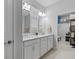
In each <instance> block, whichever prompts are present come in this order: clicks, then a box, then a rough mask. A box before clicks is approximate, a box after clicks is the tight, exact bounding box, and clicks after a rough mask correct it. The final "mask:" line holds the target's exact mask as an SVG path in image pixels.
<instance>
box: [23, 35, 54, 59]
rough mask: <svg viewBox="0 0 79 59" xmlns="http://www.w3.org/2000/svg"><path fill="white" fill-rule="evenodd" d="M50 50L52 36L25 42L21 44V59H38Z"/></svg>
mask: <svg viewBox="0 0 79 59" xmlns="http://www.w3.org/2000/svg"><path fill="white" fill-rule="evenodd" d="M26 39H27V38H26ZM52 48H53V35H48V36H42V37H37V38H33V39H29V40H25V41H24V42H23V51H24V52H23V56H24V58H23V59H39V58H40V57H42V56H43V55H44V54H46V53H47V52H48V51H49V50H51V49H52Z"/></svg>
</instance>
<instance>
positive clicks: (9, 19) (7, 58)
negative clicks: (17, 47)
mask: <svg viewBox="0 0 79 59" xmlns="http://www.w3.org/2000/svg"><path fill="white" fill-rule="evenodd" d="M4 4H5V11H4V12H5V20H4V59H13V57H14V56H13V55H14V53H13V52H14V43H13V41H14V39H13V36H14V34H13V0H5V3H4Z"/></svg>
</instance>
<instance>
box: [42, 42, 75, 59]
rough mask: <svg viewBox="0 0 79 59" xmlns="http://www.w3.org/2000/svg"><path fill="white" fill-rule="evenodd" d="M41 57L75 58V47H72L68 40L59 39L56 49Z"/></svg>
mask: <svg viewBox="0 0 79 59" xmlns="http://www.w3.org/2000/svg"><path fill="white" fill-rule="evenodd" d="M41 59H75V48H72V46H70V45H69V43H68V42H63V41H61V42H59V44H58V49H57V50H56V51H54V50H52V51H50V52H49V53H48V54H46V55H45V56H44V57H42V58H41Z"/></svg>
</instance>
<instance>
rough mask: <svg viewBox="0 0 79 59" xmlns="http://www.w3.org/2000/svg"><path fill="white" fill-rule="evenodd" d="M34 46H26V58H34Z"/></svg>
mask: <svg viewBox="0 0 79 59" xmlns="http://www.w3.org/2000/svg"><path fill="white" fill-rule="evenodd" d="M32 48H33V46H32V45H30V46H27V47H25V48H24V59H33V58H32V57H33V54H32V53H33V51H32Z"/></svg>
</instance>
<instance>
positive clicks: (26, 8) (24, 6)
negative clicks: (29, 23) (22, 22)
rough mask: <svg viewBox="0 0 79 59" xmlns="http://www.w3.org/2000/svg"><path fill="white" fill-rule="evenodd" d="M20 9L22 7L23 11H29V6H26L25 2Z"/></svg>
mask: <svg viewBox="0 0 79 59" xmlns="http://www.w3.org/2000/svg"><path fill="white" fill-rule="evenodd" d="M22 7H23V9H25V10H28V11H30V7H31V5H28V4H27V3H26V2H25V3H24V5H23V6H22Z"/></svg>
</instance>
